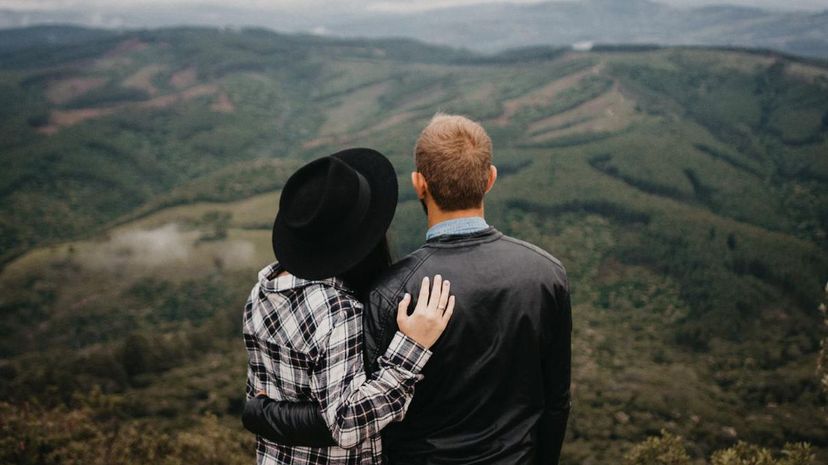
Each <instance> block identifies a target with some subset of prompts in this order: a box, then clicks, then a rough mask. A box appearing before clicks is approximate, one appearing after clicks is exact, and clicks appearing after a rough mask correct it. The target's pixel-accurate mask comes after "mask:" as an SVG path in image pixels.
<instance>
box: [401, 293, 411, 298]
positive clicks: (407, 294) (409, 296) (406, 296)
mask: <svg viewBox="0 0 828 465" xmlns="http://www.w3.org/2000/svg"><path fill="white" fill-rule="evenodd" d="M410 298H411V294H409V293H408V292H406V293H405V297H403V299H410Z"/></svg>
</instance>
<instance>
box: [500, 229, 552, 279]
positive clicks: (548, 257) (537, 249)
mask: <svg viewBox="0 0 828 465" xmlns="http://www.w3.org/2000/svg"><path fill="white" fill-rule="evenodd" d="M501 238H502V239H503V240H505V241H507V242H510V243H512V244H515V245H519V246H521V247H523V248H525V249H526V250H529V251H531V252H533V253H534V254H535V255H538V256H540V257H543V258H545V259H546V260H548V261H550V262H552V263H553V264H555V266H557V267H559V268H560V269H561V270H563V271H564V272H566V267H564V265H563V263H561V261H560V260H558V259H557V258H555V257H554V256H552V254H550V253H549V252H547V251H545V250H543V249H541V248H540V247H538V246H536V245H534V244H530V243H528V242H525V241H522V240H520V239H515V238H514V237H510V236H507V235H505V234H504V235H503V236H502V237H501Z"/></svg>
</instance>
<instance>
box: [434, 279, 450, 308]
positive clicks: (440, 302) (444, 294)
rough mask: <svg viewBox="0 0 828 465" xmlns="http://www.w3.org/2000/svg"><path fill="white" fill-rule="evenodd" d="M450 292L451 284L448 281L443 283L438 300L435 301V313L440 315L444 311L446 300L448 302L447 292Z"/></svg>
mask: <svg viewBox="0 0 828 465" xmlns="http://www.w3.org/2000/svg"><path fill="white" fill-rule="evenodd" d="M450 291H451V283H450V282H449V280H448V279H447V280H445V281H443V290H442V291H441V292H440V300H438V301H437V311H438V312H440V315H442V314H443V312H445V311H446V308H447V305H448V300H449V292H450Z"/></svg>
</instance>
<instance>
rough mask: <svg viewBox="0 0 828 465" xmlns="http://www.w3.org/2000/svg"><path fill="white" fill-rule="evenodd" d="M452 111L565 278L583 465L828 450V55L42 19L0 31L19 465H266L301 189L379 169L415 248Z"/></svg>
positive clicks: (5, 402) (524, 230)
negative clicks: (479, 129)
mask: <svg viewBox="0 0 828 465" xmlns="http://www.w3.org/2000/svg"><path fill="white" fill-rule="evenodd" d="M436 111H445V112H452V113H462V114H466V115H469V116H470V117H472V118H475V119H478V120H480V121H481V122H482V123H483V125H484V126H485V127H486V128H487V129H488V131H489V132H490V134H491V135H492V138H493V141H494V145H495V155H494V158H495V164H496V165H497V166H498V169H499V173H500V178H499V179H498V182H497V184H496V186H495V188H494V190H493V191H492V192H491V194H490V196H489V200H488V203H487V206H486V207H487V208H486V213H487V219H488V221H489V222H490V223H492V224H493V225H495V226H497V227H498V228H499V229H501V230H503V231H504V232H506V233H508V234H511V235H514V236H517V237H519V238H522V239H526V240H529V241H531V242H534V243H537V244H538V245H541V246H542V247H544V248H546V249H547V250H549V251H550V252H551V253H552V254H554V255H556V256H557V257H558V258H560V259H561V260H562V261H563V262H564V264H565V265H566V266H567V269H568V270H569V273H570V280H571V282H572V288H573V293H574V294H573V303H574V318H575V341H574V373H573V376H574V400H573V402H574V410H573V414H572V419H571V422H570V429H569V436H568V439H567V443H566V446H565V455H564V458H565V463H569V464H615V463H619V460H620V457H621V455H622V454H623V453H624V452H625V451H627V450H628V449H629V447H630V445H631V444H633V443H635V442H638V441H640V440H642V439H644V438H645V437H647V436H649V435H652V434H655V433H658V431H659V430H661V429H662V428H666V429H667V430H669V431H674V432H678V433H680V434H682V435H683V436H684V437H685V438H687V439H688V440H689V441H691V443H692V444H694V446H693V447H692V448H691V450H690V453H691V455H693V456H694V457H702V456H706V455H707V454H708V453H709V452H710V451H712V450H714V449H717V448H722V447H727V446H729V445H732V444H733V443H735V442H736V441H737V440H746V441H751V442H755V443H760V444H764V445H767V446H770V447H774V448H781V447H782V445H783V444H784V443H785V442H796V441H807V442H810V443H811V444H813V445H814V447H815V448H816V450H817V453H818V454H819V459H821V460H826V459H828V420H826V418H828V415H826V396H825V394H824V393H822V392H821V391H820V388H819V383H818V380H817V376H816V374H815V367H816V359H817V352H818V351H819V340H820V338H821V337H822V336H823V334H824V328H823V327H822V325H821V321H822V320H821V317H820V314H819V312H818V311H817V310H816V307H817V305H818V304H819V302H820V299H821V298H822V297H823V288H824V285H825V280H826V278H828V253H826V252H828V242H826V231H828V189H826V187H827V186H828V140H827V139H826V136H828V67H826V65H825V64H823V63H821V62H806V61H801V60H797V59H793V58H790V57H786V56H780V55H777V54H774V53H771V52H755V51H749V50H736V49H705V48H657V47H597V48H595V49H593V50H592V51H589V52H573V51H568V50H564V49H551V48H529V49H518V50H511V51H507V52H502V53H500V54H497V55H485V56H483V55H477V54H473V53H470V52H464V51H458V50H456V49H448V48H441V47H436V46H429V45H424V44H421V43H417V42H413V41H408V40H380V39H378V40H333V39H324V38H319V37H315V36H305V35H282V34H277V33H273V32H268V31H264V30H240V31H230V30H215V29H201V28H176V29H162V30H152V31H132V32H112V31H95V30H85V29H77V28H64V27H42V28H33V29H21V30H11V31H3V32H0V160H2V163H3V170H2V171H0V199H2V203H0V259H2V262H3V268H2V272H0V336H2V337H0V373H2V376H0V431H2V432H3V434H2V435H0V436H2V437H4V438H11V439H8V440H7V439H2V440H0V446H2V449H0V457H1V458H0V462H2V463H116V462H115V461H113V460H112V457H120V458H122V462H119V463H188V462H192V461H204V460H205V459H204V457H208V456H209V457H212V459H211V460H214V462H213V463H249V462H250V460H252V454H253V441H252V437H251V436H249V435H246V434H245V433H243V432H242V430H241V426H240V424H239V421H238V415H239V414H240V408H241V405H242V403H243V390H244V370H245V362H246V360H245V353H244V349H243V343H242V340H241V336H240V321H241V310H242V306H243V304H244V300H245V299H246V296H247V292H248V291H249V288H250V286H252V284H253V282H254V280H255V273H256V271H257V270H258V269H259V268H261V267H263V266H264V265H266V264H267V263H269V262H270V261H271V260H272V252H271V251H270V227H271V224H272V220H273V217H274V215H275V212H276V205H277V199H278V191H279V189H280V187H281V186H282V184H283V183H284V181H285V180H286V178H287V176H289V174H290V173H291V172H292V171H293V170H294V169H295V168H296V167H297V166H299V165H300V164H301V163H303V162H305V161H307V160H310V159H313V158H315V157H318V156H322V155H326V154H328V153H331V152H333V151H335V150H338V149H340V148H343V147H348V146H370V147H374V148H376V149H378V150H380V151H382V152H384V153H385V154H387V155H388V156H389V157H390V158H391V160H392V161H393V163H394V164H395V166H396V167H397V170H398V173H399V175H400V185H401V192H400V199H401V203H400V205H399V208H398V213H397V218H396V219H395V222H394V225H393V227H392V240H393V242H394V244H395V249H396V252H397V254H398V255H402V254H404V253H406V252H407V251H410V250H412V249H413V248H415V247H416V246H417V245H418V244H419V243H420V242H421V241H422V239H423V234H424V231H425V221H424V218H423V216H422V213H421V209H420V206H419V204H418V203H417V202H416V200H415V197H414V194H413V192H412V191H411V189H410V188H409V187H408V184H407V179H408V173H409V172H410V170H411V169H412V168H413V162H412V158H411V150H412V147H413V144H414V140H415V138H416V136H417V134H418V132H419V131H420V129H421V128H422V127H423V126H424V125H425V124H426V122H427V121H428V119H429V118H430V117H431V116H432V115H433V114H434V113H435V112H436ZM102 451H103V452H102ZM210 454H212V455H210Z"/></svg>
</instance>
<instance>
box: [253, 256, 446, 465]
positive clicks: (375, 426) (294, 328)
mask: <svg viewBox="0 0 828 465" xmlns="http://www.w3.org/2000/svg"><path fill="white" fill-rule="evenodd" d="M279 270H280V268H279V265H278V263H274V264H271V265H269V266H267V267H265V268H264V269H262V270H261V271H260V272H259V282H258V283H257V284H256V285H255V286H254V287H253V290H252V291H251V293H250V298H249V299H248V301H247V304H246V305H245V309H244V322H243V332H244V341H245V346H246V348H247V354H248V375H247V397H248V399H249V398H251V397H253V396H254V395H255V393H256V392H257V391H259V390H264V391H266V392H267V395H268V396H269V397H271V398H273V399H276V400H288V401H314V402H316V403H318V404H319V406H320V408H321V411H322V415H323V417H324V418H325V423H326V424H327V425H328V429H330V431H331V434H332V436H333V438H334V440H335V441H336V442H337V444H339V445H340V446H341V447H328V448H311V447H292V446H284V445H280V444H276V443H273V442H271V441H268V440H266V439H264V438H262V437H260V436H259V437H257V438H256V458H257V463H258V464H260V465H271V464H294V465H305V464H348V465H350V464H379V463H381V454H382V444H381V440H380V435H379V432H380V430H382V428H383V427H385V426H386V425H387V424H388V423H390V422H392V421H398V420H401V419H402V418H403V416H404V415H405V412H406V410H407V409H408V405H409V403H410V402H411V398H412V396H413V395H414V384H415V383H416V381H417V380H419V379H420V378H421V377H422V375H420V371H421V370H422V368H423V366H424V365H425V363H426V362H427V361H428V359H429V357H430V356H431V352H429V351H428V350H426V349H425V348H423V347H422V346H420V345H418V344H417V343H416V342H414V341H413V340H412V339H410V338H408V337H406V336H404V335H403V334H402V333H400V332H398V333H397V334H396V335H395V337H394V340H393V341H392V342H391V345H390V346H389V347H388V350H387V351H386V352H385V354H384V355H383V356H382V357H380V359H379V363H380V370H379V372H378V373H377V374H376V375H374V376H373V377H372V378H371V379H366V375H365V371H364V364H363V359H362V351H363V349H362V344H363V342H362V341H363V339H362V338H363V335H362V305H361V304H360V303H359V302H358V301H357V300H356V299H355V297H354V296H353V294H352V293H351V292H350V291H349V290H348V289H347V288H346V287H345V286H344V284H343V283H342V281H340V280H338V279H335V278H331V279H325V280H318V281H309V280H304V279H300V278H297V277H295V276H292V275H289V274H287V275H284V276H279V277H274V276H276V274H277V273H278V272H279Z"/></svg>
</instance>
